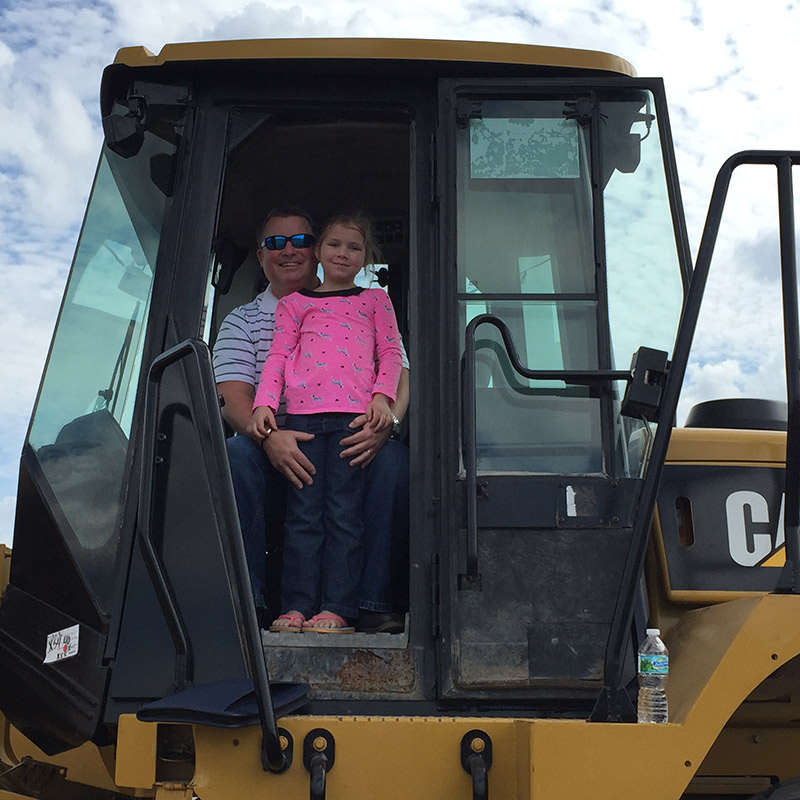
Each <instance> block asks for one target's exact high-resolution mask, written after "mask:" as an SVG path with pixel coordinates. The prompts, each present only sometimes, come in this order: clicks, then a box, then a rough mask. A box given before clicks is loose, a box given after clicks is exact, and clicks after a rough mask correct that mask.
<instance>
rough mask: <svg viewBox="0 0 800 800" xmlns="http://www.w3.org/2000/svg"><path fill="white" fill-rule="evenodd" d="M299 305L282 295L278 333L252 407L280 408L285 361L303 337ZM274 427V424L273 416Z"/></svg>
mask: <svg viewBox="0 0 800 800" xmlns="http://www.w3.org/2000/svg"><path fill="white" fill-rule="evenodd" d="M299 310H300V309H299V307H298V305H297V303H296V302H295V300H294V298H293V296H292V295H289V296H288V297H284V298H281V299H280V300H279V301H278V308H277V310H276V312H275V335H274V336H273V337H272V345H271V346H270V348H269V353H267V357H266V359H265V361H264V366H263V368H262V370H261V380H260V381H259V382H258V388H257V389H256V396H255V400H254V401H253V410H255V409H257V408H260V407H263V406H269V407H270V408H271V409H272V410H273V411H277V410H278V406H279V404H280V400H281V393H282V392H283V386H284V377H285V373H286V361H287V359H288V358H289V356H290V355H291V354H292V352H293V350H294V348H295V345H296V344H297V341H298V339H299V337H300V319H299V316H298V314H299ZM272 427H273V428H274V427H275V424H274V417H273V424H272Z"/></svg>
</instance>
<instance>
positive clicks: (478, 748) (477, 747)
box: [469, 736, 486, 753]
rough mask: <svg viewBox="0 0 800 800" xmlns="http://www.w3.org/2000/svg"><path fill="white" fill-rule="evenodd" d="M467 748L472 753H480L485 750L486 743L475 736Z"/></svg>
mask: <svg viewBox="0 0 800 800" xmlns="http://www.w3.org/2000/svg"><path fill="white" fill-rule="evenodd" d="M469 746H470V749H471V750H472V752H473V753H482V752H483V751H484V750H485V749H486V742H484V741H483V739H481V738H480V736H476V737H475V738H474V739H473V740H472V741H471V742H470V743H469Z"/></svg>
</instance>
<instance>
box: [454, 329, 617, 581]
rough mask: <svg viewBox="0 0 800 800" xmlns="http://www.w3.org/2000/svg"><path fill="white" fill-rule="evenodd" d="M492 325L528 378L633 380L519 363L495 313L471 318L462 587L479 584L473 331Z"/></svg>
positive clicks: (465, 386) (465, 388) (580, 382)
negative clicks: (465, 526)
mask: <svg viewBox="0 0 800 800" xmlns="http://www.w3.org/2000/svg"><path fill="white" fill-rule="evenodd" d="M483 324H488V325H494V327H495V328H497V330H498V331H500V335H501V336H502V338H503V343H504V345H505V348H506V353H507V354H508V358H509V361H510V362H511V366H512V367H513V368H514V370H515V371H516V372H517V373H518V374H519V375H521V376H522V377H523V378H528V379H530V380H543V381H546V380H559V381H564V382H565V383H569V384H573V385H575V386H593V385H596V384H602V383H610V382H611V381H628V382H630V381H631V380H632V375H631V372H630V370H563V369H562V370H553V369H548V370H542V369H528V368H527V367H524V366H523V365H522V361H521V360H520V358H519V354H518V352H517V348H516V346H515V345H514V339H513V337H512V335H511V330H510V329H509V327H508V325H507V324H506V323H505V322H503V320H502V319H500V318H499V317H496V316H495V315H494V314H480V315H478V316H477V317H474V318H473V319H472V320H470V322H469V324H468V325H467V327H466V330H465V332H464V377H463V381H462V403H463V408H464V449H465V451H466V452H465V456H464V460H465V464H464V466H465V472H466V482H467V483H466V485H467V571H466V574H465V575H464V583H463V588H474V587H478V586H479V584H480V577H479V572H478V445H477V417H476V401H475V330H476V329H477V328H478V326H479V325H483Z"/></svg>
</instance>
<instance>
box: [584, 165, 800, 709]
mask: <svg viewBox="0 0 800 800" xmlns="http://www.w3.org/2000/svg"><path fill="white" fill-rule="evenodd" d="M742 164H754V165H756V164H770V165H773V166H775V167H777V168H778V203H779V215H780V240H781V272H782V275H783V290H784V298H783V300H784V330H785V344H786V380H787V395H788V396H787V399H788V403H789V424H788V432H787V440H786V516H785V525H786V551H787V559H786V567H784V573H783V574H782V580H780V581H779V585H782V586H783V590H785V591H792V592H795V593H796V592H798V565H799V564H800V480H798V478H800V450H799V449H798V448H800V345H799V344H798V322H797V320H798V311H797V288H796V287H797V283H796V273H797V269H796V258H795V252H794V209H793V202H792V186H791V167H792V166H793V165H795V166H796V165H800V152H799V151H768V150H746V151H742V152H740V153H736V154H735V155H733V156H731V157H730V158H729V159H728V160H727V161H726V162H725V163H724V164H723V165H722V167H721V168H720V170H719V173H718V174H717V178H716V181H715V183H714V189H713V192H712V194H711V200H710V202H709V207H708V214H707V217H706V224H705V227H704V229H703V238H702V240H701V242H700V249H699V251H698V254H697V264H696V265H695V269H694V272H693V275H692V280H691V283H690V285H689V292H688V295H687V298H686V304H685V306H684V310H683V316H682V318H681V325H680V328H679V330H678V337H677V340H676V342H675V349H674V352H673V358H672V362H671V366H670V371H669V377H668V379H667V383H666V386H665V387H664V392H663V400H662V406H661V413H660V416H659V422H660V424H659V425H658V428H657V430H656V435H655V438H654V440H653V447H652V451H651V456H650V468H649V469H648V470H647V475H646V476H645V481H644V485H643V487H642V495H641V502H640V510H641V509H644V510H645V512H646V513H644V514H642V513H640V514H638V515H637V518H636V522H635V524H634V531H633V535H632V537H631V545H630V548H629V550H628V557H627V561H626V564H625V571H624V573H623V577H622V582H621V588H620V594H619V597H618V599H617V605H616V607H615V609H614V616H613V618H612V623H611V630H610V632H609V638H608V644H607V646H606V657H605V666H604V675H605V686H604V688H603V691H602V693H601V696H600V698H599V699H598V701H597V704H596V705H595V708H594V711H593V712H592V717H591V719H592V720H593V721H604V722H605V721H608V722H627V721H633V720H635V714H634V712H633V706H632V704H631V703H630V698H629V697H628V695H627V693H626V692H625V691H624V688H623V685H622V668H623V654H624V652H625V648H626V644H627V642H628V640H629V638H630V631H631V624H632V621H633V609H634V603H635V597H636V591H637V587H638V585H639V578H640V576H641V575H642V572H643V570H644V560H645V554H646V552H647V541H648V538H649V530H650V524H651V521H652V515H653V511H654V508H655V501H656V495H657V493H658V487H659V484H660V481H661V475H662V472H663V469H664V462H665V460H666V454H667V447H668V445H669V438H670V434H671V431H672V420H673V419H674V418H675V414H676V411H677V407H678V398H679V396H680V391H681V387H682V384H683V377H684V374H685V372H686V366H687V364H688V361H689V353H690V350H691V345H692V340H693V338H694V331H695V328H696V326H697V318H698V315H699V312H700V305H701V301H702V298H703V291H704V290H705V286H706V282H707V279H708V272H709V268H710V264H711V257H712V255H713V252H714V245H715V243H716V239H717V235H718V233H719V227H720V222H721V219H722V211H723V208H724V205H725V198H726V196H727V193H728V187H729V185H730V181H731V177H732V174H733V170H734V169H736V168H737V167H739V166H741V165H742ZM790 540H791V543H790Z"/></svg>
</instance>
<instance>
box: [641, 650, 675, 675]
mask: <svg viewBox="0 0 800 800" xmlns="http://www.w3.org/2000/svg"><path fill="white" fill-rule="evenodd" d="M639 672H642V673H649V674H652V673H656V674H659V675H667V674H668V673H669V656H668V655H667V654H666V653H653V654H647V653H639Z"/></svg>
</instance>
